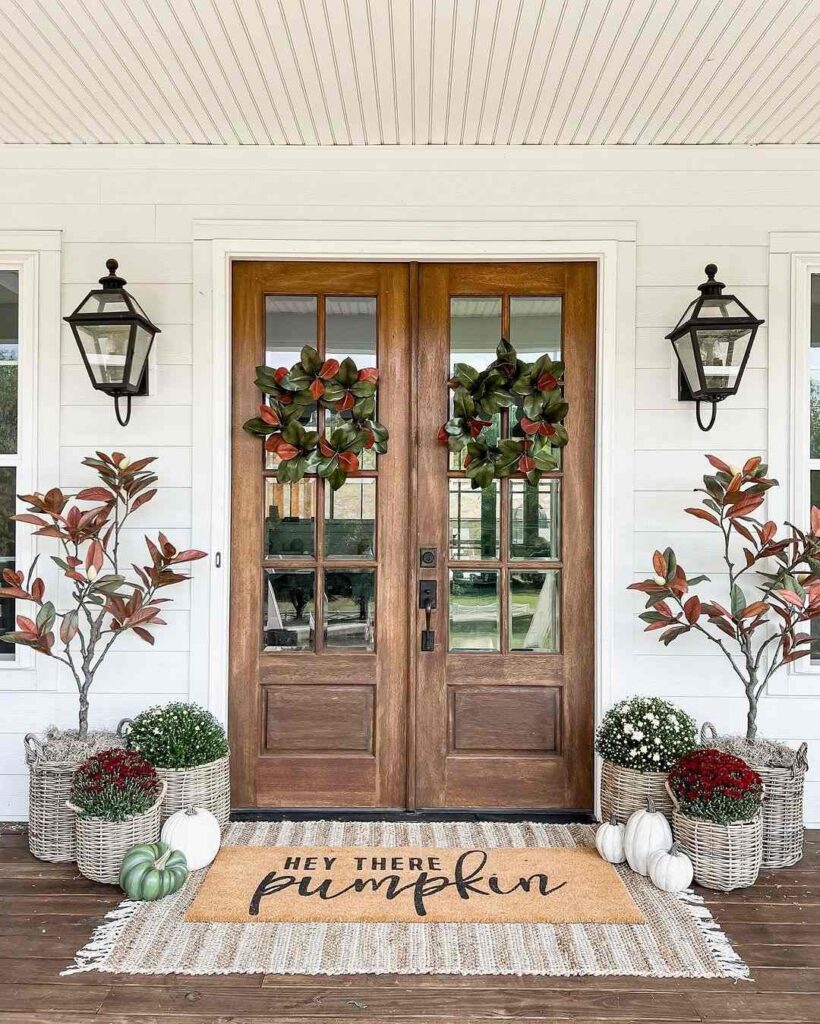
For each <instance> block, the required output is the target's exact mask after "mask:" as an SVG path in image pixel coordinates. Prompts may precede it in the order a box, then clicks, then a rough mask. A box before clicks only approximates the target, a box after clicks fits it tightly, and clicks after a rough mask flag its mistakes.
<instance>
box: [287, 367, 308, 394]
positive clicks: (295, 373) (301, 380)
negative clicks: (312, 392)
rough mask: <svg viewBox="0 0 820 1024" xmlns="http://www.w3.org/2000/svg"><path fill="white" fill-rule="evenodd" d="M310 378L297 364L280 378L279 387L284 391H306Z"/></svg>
mask: <svg viewBox="0 0 820 1024" xmlns="http://www.w3.org/2000/svg"><path fill="white" fill-rule="evenodd" d="M310 382H311V378H310V377H309V376H308V375H307V374H306V373H305V372H304V370H303V369H302V367H301V366H300V365H299V363H297V364H296V366H295V367H294V368H293V369H292V370H290V371H289V372H288V373H286V374H285V376H284V377H283V378H282V381H281V387H283V388H284V389H285V391H306V390H307V389H308V388H309V387H310Z"/></svg>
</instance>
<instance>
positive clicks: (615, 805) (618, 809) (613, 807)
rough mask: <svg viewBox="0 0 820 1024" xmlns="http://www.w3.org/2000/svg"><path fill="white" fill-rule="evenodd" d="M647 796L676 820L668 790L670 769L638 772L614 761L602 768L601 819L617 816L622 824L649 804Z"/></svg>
mask: <svg viewBox="0 0 820 1024" xmlns="http://www.w3.org/2000/svg"><path fill="white" fill-rule="evenodd" d="M647 797H651V798H652V799H653V800H654V801H655V810H656V811H660V812H661V814H663V815H665V816H666V817H667V818H669V819H670V821H671V819H672V801H671V800H670V799H669V794H668V793H667V791H666V772H636V771H634V769H632V768H623V767H622V766H621V765H619V764H614V763H613V762H612V761H604V762H603V765H602V767H601V820H602V821H609V820H610V819H611V818H612V816H613V815H614V816H615V818H616V820H617V821H619V822H620V823H621V824H624V825H625V824H626V822H627V821H628V820H629V816H630V815H631V814H632V813H633V812H635V811H640V810H643V809H644V808H645V807H646V800H647Z"/></svg>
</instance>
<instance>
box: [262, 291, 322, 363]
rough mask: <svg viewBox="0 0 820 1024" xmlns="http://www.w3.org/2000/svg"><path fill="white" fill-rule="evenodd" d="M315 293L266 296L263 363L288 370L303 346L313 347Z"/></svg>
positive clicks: (314, 338)
mask: <svg viewBox="0 0 820 1024" xmlns="http://www.w3.org/2000/svg"><path fill="white" fill-rule="evenodd" d="M316 322H317V320H316V296H315V295H266V296H265V363H266V365H268V366H274V367H279V366H284V367H285V368H286V369H288V370H289V369H290V368H291V366H293V364H294V363H295V362H297V360H298V359H299V353H300V352H301V351H302V348H303V346H304V345H312V346H313V347H314V348H315V347H316Z"/></svg>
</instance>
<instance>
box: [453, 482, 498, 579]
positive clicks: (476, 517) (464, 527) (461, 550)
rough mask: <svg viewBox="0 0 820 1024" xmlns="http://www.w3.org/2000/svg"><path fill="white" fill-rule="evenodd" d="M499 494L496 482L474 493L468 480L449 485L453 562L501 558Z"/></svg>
mask: <svg viewBox="0 0 820 1024" xmlns="http://www.w3.org/2000/svg"><path fill="white" fill-rule="evenodd" d="M498 535H499V494H498V484H497V482H496V481H493V482H492V483H491V484H490V486H489V487H485V488H484V489H483V490H478V489H476V490H474V489H473V486H472V483H471V482H470V481H469V480H451V481H450V558H451V559H461V560H462V561H465V562H474V561H477V560H478V559H481V558H494V559H497V558H498Z"/></svg>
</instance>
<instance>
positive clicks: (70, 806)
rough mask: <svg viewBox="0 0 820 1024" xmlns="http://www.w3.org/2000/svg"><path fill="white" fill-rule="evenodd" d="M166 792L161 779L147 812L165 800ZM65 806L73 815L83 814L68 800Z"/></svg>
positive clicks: (80, 809) (80, 808) (165, 784)
mask: <svg viewBox="0 0 820 1024" xmlns="http://www.w3.org/2000/svg"><path fill="white" fill-rule="evenodd" d="M167 792H168V783H167V782H166V781H165V779H163V780H162V784H161V785H160V787H159V796H158V797H157V798H156V800H155V801H154V802H153V803H152V804H151V806H150V807H149V808H148V810H149V811H153V809H154V808H155V807H156V806H157V805H158V804H161V803H162V801H163V800H164V799H165V794H166V793H167ZM65 805H66V807H67V808H68V809H69V810H70V811H74V813H75V814H82V813H83V809H82V807H78V806H77V805H76V804H73V803H72V802H71V801H70V800H66V802H65Z"/></svg>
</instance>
